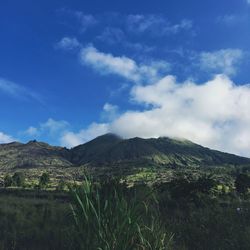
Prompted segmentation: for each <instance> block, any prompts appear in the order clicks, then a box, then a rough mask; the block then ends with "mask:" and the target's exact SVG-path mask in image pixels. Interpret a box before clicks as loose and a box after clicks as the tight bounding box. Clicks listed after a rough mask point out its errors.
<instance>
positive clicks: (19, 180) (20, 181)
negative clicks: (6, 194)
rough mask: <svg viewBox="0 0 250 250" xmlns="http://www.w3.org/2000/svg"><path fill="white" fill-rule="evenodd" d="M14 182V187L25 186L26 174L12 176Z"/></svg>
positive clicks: (18, 173)
mask: <svg viewBox="0 0 250 250" xmlns="http://www.w3.org/2000/svg"><path fill="white" fill-rule="evenodd" d="M12 182H13V185H14V186H17V187H22V186H24V182H25V177H24V174H23V173H20V172H16V173H14V175H13V176H12Z"/></svg>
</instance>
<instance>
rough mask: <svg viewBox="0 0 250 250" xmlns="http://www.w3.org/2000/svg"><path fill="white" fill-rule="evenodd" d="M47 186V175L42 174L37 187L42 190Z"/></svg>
mask: <svg viewBox="0 0 250 250" xmlns="http://www.w3.org/2000/svg"><path fill="white" fill-rule="evenodd" d="M48 184H49V174H48V173H43V174H42V175H41V176H40V179H39V187H41V188H44V187H47V186H48Z"/></svg>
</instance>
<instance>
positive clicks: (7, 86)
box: [0, 78, 42, 103]
mask: <svg viewBox="0 0 250 250" xmlns="http://www.w3.org/2000/svg"><path fill="white" fill-rule="evenodd" d="M0 92H3V93H5V94H7V95H9V96H12V97H14V98H16V99H20V100H27V99H33V100H36V101H38V102H41V103H42V99H41V97H40V96H39V95H38V94H37V93H35V92H33V91H31V90H29V89H26V88H25V87H23V86H20V85H18V84H16V83H14V82H11V81H9V80H6V79H3V78H0Z"/></svg>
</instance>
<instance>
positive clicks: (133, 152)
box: [0, 134, 250, 169]
mask: <svg viewBox="0 0 250 250" xmlns="http://www.w3.org/2000/svg"><path fill="white" fill-rule="evenodd" d="M229 164H230V165H246V164H250V159H248V158H244V157H240V156H236V155H232V154H228V153H223V152H220V151H216V150H211V149H209V148H206V147H202V146H200V145H198V144H195V143H193V142H191V141H188V140H178V139H170V138H167V137H160V138H158V139H154V138H151V139H142V138H138V137H136V138H132V139H122V138H121V137H119V136H117V135H114V134H106V135H103V136H99V137H97V138H96V139H94V140H92V141H90V142H87V143H85V144H82V145H79V146H77V147H75V148H72V149H66V148H62V147H55V146H50V145H49V144H46V143H43V142H37V141H30V142H28V143H27V144H23V143H18V142H13V143H9V144H2V145H0V169H7V168H31V167H32V168H41V167H71V166H80V165H85V166H90V167H92V166H93V167H102V166H112V167H113V166H116V167H122V166H129V167H147V166H166V167H176V166H180V167H187V166H222V165H229Z"/></svg>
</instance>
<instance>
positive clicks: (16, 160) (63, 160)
mask: <svg viewBox="0 0 250 250" xmlns="http://www.w3.org/2000/svg"><path fill="white" fill-rule="evenodd" d="M51 166H64V167H66V166H72V163H71V162H70V151H69V150H68V149H65V148H61V147H53V146H50V145H49V144H46V143H43V142H37V141H30V142H28V143H27V144H22V143H19V142H13V143H8V144H2V145H0V169H7V168H8V169H9V168H31V167H32V168H37V167H51Z"/></svg>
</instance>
